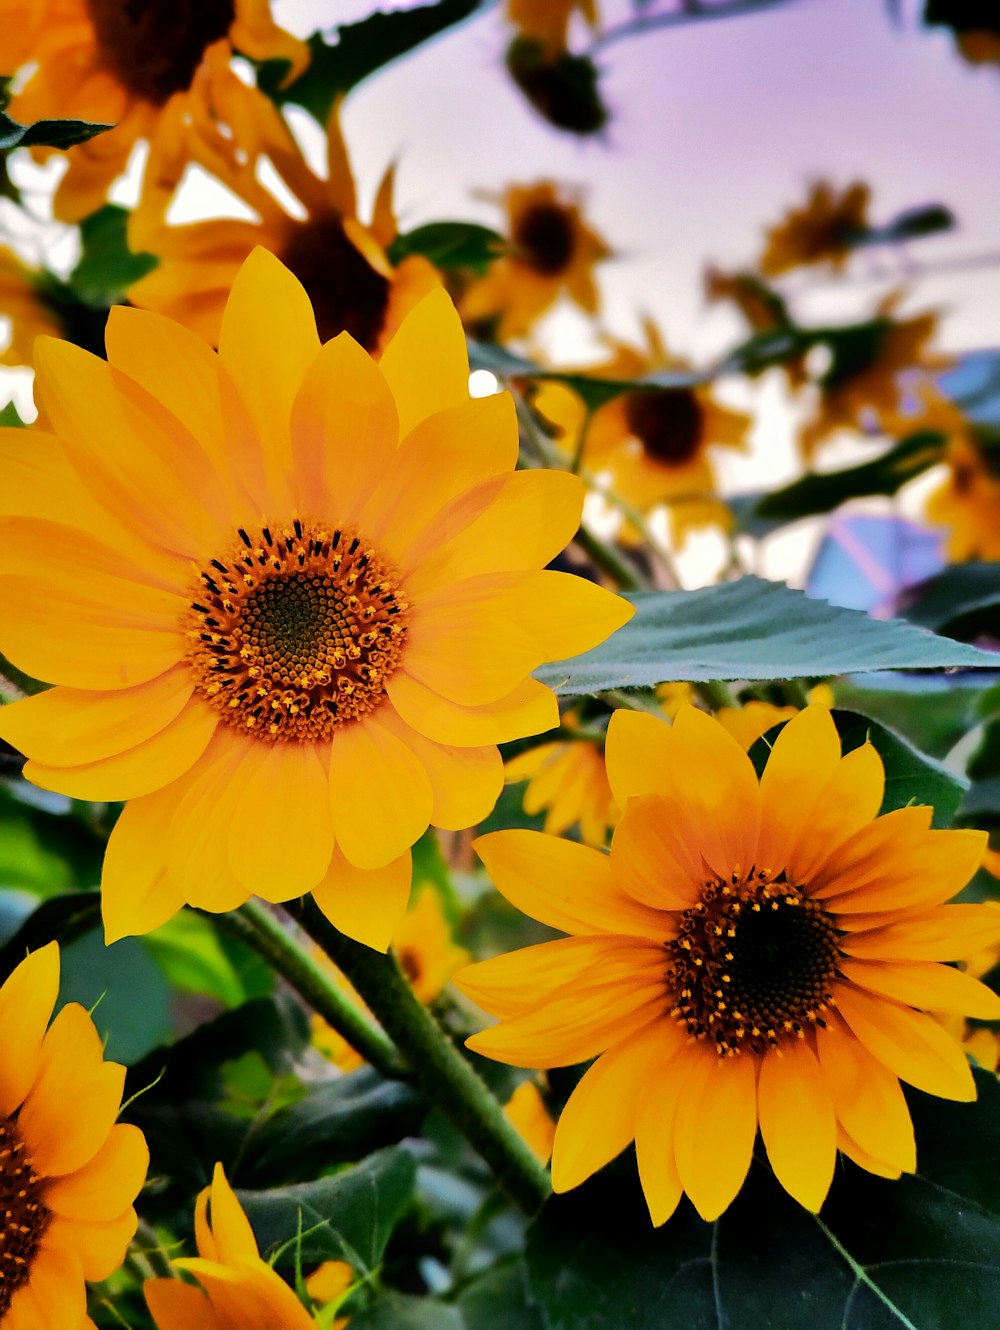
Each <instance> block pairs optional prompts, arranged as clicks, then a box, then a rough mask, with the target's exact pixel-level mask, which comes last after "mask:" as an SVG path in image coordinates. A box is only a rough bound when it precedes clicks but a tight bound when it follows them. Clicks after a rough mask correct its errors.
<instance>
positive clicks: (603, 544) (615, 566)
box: [573, 526, 646, 591]
mask: <svg viewBox="0 0 1000 1330" xmlns="http://www.w3.org/2000/svg"><path fill="white" fill-rule="evenodd" d="M573 540H574V543H575V544H577V545H579V546H580V548H581V549H582V550H583V552H584V554H586V555H587V557H588V558H589V559H590V560H591V562H592V563H593V564H594V565H595V566H596V567H597V568H600V570H601V572H602V573H606V574H607V576H608V577H610V578H611V580H612V581H613V582H615V583H616V584H617V587H618V590H619V591H641V590H642V589H643V587H644V586H645V585H646V584H645V582H644V581H643V579H642V577H641V576H640V574H639V570H638V569H637V568H636V567H635V565H634V564H633V563H632V562H631V561H630V560H629V559H627V558H626V557H625V556H624V555H622V554H619V552H618V551H617V550H616V549H615V548H614V547H613V546H612V545H609V544H608V542H607V541H604V540H600V539H599V538H598V537H597V536H595V535H594V534H593V533H592V532H590V531H588V530H587V528H586V527H585V526H582V527H580V529H579V531H578V532H577V533H576V535H575V536H574V537H573Z"/></svg>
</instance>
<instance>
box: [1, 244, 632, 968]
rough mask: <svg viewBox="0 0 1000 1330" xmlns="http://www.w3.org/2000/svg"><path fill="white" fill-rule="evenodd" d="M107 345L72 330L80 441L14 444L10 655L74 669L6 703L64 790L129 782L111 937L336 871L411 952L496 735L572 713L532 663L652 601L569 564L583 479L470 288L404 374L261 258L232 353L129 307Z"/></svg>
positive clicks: (407, 334)
mask: <svg viewBox="0 0 1000 1330" xmlns="http://www.w3.org/2000/svg"><path fill="white" fill-rule="evenodd" d="M107 344H108V362H105V361H102V360H99V359H98V358H97V357H96V356H92V355H89V354H88V353H87V352H85V351H82V350H80V349H79V348H78V347H74V346H72V345H71V344H69V343H66V342H58V341H54V340H49V339H47V338H46V339H41V340H40V341H39V342H38V344H37V347H36V355H35V360H36V370H37V376H36V392H37V393H38V395H39V399H40V402H41V404H42V407H43V409H44V410H45V412H46V415H47V417H48V419H50V420H51V421H52V422H53V429H54V431H55V432H56V434H57V435H58V437H53V436H49V435H43V434H41V433H39V432H37V431H24V430H7V431H4V432H3V433H2V434H0V445H2V448H3V450H4V456H3V465H4V477H5V485H4V499H3V502H4V504H5V507H6V511H7V512H8V513H10V514H12V515H11V516H7V517H4V518H3V520H2V528H3V532H2V536H0V559H2V566H3V576H2V577H0V607H2V608H0V651H2V652H3V653H4V654H5V655H6V656H7V657H8V659H10V660H11V661H12V662H13V663H14V664H15V665H16V666H17V667H18V668H19V669H22V670H24V671H25V672H26V673H28V674H31V675H33V676H34V677H36V678H41V679H46V680H49V681H51V682H53V683H55V684H57V685H59V687H56V688H54V689H52V690H51V691H49V692H43V693H39V694H38V695H37V696H34V697H30V698H26V699H24V700H22V701H19V702H16V703H14V704H13V705H10V706H7V707H5V708H3V709H0V734H2V735H3V737H4V738H6V739H7V741H8V742H10V743H12V744H14V745H15V746H16V747H17V748H18V749H19V750H20V751H21V752H23V753H25V754H26V755H27V757H28V758H29V759H30V760H29V761H28V763H27V766H26V767H25V775H26V777H27V779H28V780H31V781H33V782H34V783H35V784H38V785H41V786H43V787H44V788H46V789H52V790H57V791H59V792H61V793H64V794H68V795H71V796H73V797H77V798H83V799H101V800H105V799H107V800H128V801H129V802H128V805H127V807H126V808H125V810H124V812H123V813H122V815H121V817H120V819H119V821H118V822H117V824H116V825H115V828H114V831H113V832H112V835H111V839H110V842H109V845H108V850H107V855H106V858H105V863H104V874H103V884H102V885H103V908H104V920H105V930H106V936H107V937H108V939H109V940H111V939H114V938H118V937H121V936H123V935H125V934H127V933H135V932H148V931H149V930H150V929H152V928H156V927H158V926H159V925H160V924H161V923H163V922H165V921H166V920H167V919H169V918H171V917H172V916H173V914H174V913H175V912H176V911H177V910H178V909H179V908H180V907H181V905H182V904H183V903H184V902H185V901H187V902H188V903H192V904H197V905H199V906H201V907H202V908H204V909H208V910H229V909H232V908H234V907H235V906H237V905H239V904H240V903H241V902H243V901H245V900H246V899H247V898H248V897H249V896H251V895H253V894H254V893H257V894H259V895H262V896H264V897H265V898H267V899H269V900H288V899H291V898H293V897H297V896H301V895H302V894H304V893H306V892H309V891H313V892H315V895H316V900H317V903H318V904H319V905H320V906H321V907H322V908H323V909H324V910H325V911H326V912H327V914H328V916H329V918H330V919H331V921H332V922H333V923H334V924H335V926H336V927H338V928H339V929H340V930H341V931H342V932H344V933H346V934H348V935H349V936H351V937H353V938H356V939H358V940H360V941H362V942H365V943H367V944H369V945H371V946H376V947H379V948H380V949H382V950H384V949H385V948H386V946H387V945H388V943H389V939H390V938H391V936H392V932H393V929H394V928H395V926H396V924H397V922H398V920H399V917H400V916H401V915H402V913H403V910H404V909H405V906H406V900H407V896H408V894H409V887H410V846H411V845H412V844H413V842H414V841H415V840H416V839H417V838H418V837H419V836H420V835H422V834H423V832H424V830H425V829H426V827H427V825H428V823H430V822H433V823H434V824H435V825H436V826H440V827H444V828H446V829H459V828H463V827H467V826H471V825H474V824H475V823H476V822H477V821H479V820H481V819H482V818H483V817H484V816H485V815H486V814H487V813H488V812H489V811H490V810H491V809H492V807H493V805H494V803H495V801H496V798H497V796H498V794H499V792H500V789H501V788H502V784H503V764H502V762H501V759H500V754H499V752H498V751H497V749H496V747H495V745H496V744H497V743H498V742H501V741H505V740H508V739H513V738H515V737H522V736H524V735H526V734H534V733H539V732H540V731H543V730H546V729H549V728H551V727H552V726H553V725H554V724H556V723H557V719H558V710H557V706H556V701H555V697H554V695H553V694H552V692H551V691H550V690H549V689H547V688H545V687H544V686H543V685H541V684H539V683H536V682H535V681H534V680H533V679H532V678H531V677H530V675H531V672H532V670H534V669H536V668H537V667H538V666H539V665H540V664H541V663H542V662H543V661H546V660H558V659H560V658H562V657H564V656H572V655H575V654H577V653H578V652H580V651H582V650H585V649H587V648H589V647H590V646H591V645H593V644H594V643H595V642H598V641H600V640H602V639H603V638H604V637H606V636H607V635H608V634H609V633H610V632H612V631H613V630H614V629H615V628H617V627H619V626H620V625H621V624H622V623H624V622H625V621H626V620H627V619H628V618H630V617H631V613H632V610H631V607H630V606H629V605H628V604H627V603H626V602H625V601H624V600H622V599H620V598H619V597H616V596H614V595H612V594H611V593H610V592H608V591H605V590H603V589H602V588H599V587H597V586H594V585H593V584H592V583H590V582H587V581H585V580H584V579H583V578H578V577H573V576H570V575H568V574H563V573H556V572H549V571H539V570H542V569H544V565H545V564H546V563H548V562H549V561H550V560H551V559H552V558H553V557H554V556H555V554H556V553H557V552H558V551H559V550H561V549H562V547H563V546H564V545H565V544H566V543H567V541H569V540H570V539H571V538H572V537H573V535H574V534H575V532H576V529H577V524H578V522H579V517H580V509H581V506H582V500H583V492H582V485H581V483H580V482H579V480H577V479H576V478H574V477H572V476H566V475H563V474H557V473H556V472H541V471H537V472H518V473H516V474H515V473H514V465H515V462H516V460H517V447H518V439H517V424H516V419H515V414H514V407H513V403H512V402H511V400H510V398H509V397H508V396H507V395H506V394H499V395H496V396H493V397H487V398H482V399H479V400H470V399H469V395H468V376H469V369H468V359H467V355H466V347H465V339H464V336H463V334H462V327H461V324H460V322H459V319H458V315H457V314H456V313H455V310H454V307H453V306H452V304H451V302H450V301H449V299H448V297H447V296H446V295H445V293H444V292H443V291H442V290H439V291H436V292H434V293H432V294H431V295H430V296H428V297H426V298H425V300H424V301H423V302H422V303H421V304H420V305H418V306H417V308H416V309H415V310H414V311H413V312H412V313H411V314H410V316H409V317H408V318H407V319H406V320H405V322H404V323H403V325H402V327H401V328H400V330H399V332H398V333H397V334H396V336H395V338H394V339H393V340H392V342H391V343H390V344H389V346H388V347H387V349H386V352H385V355H384V356H383V358H382V361H381V364H380V365H376V364H375V362H374V361H373V360H371V358H370V357H369V356H368V355H367V354H366V353H365V352H364V351H363V350H362V349H361V347H359V346H358V345H357V343H356V342H354V341H353V340H352V339H351V338H350V336H348V335H347V334H346V333H345V334H341V336H340V337H338V338H335V339H334V340H333V341H332V342H328V343H327V344H326V345H325V346H324V347H323V348H322V349H320V342H319V339H318V337H317V335H316V326H315V322H314V319H313V314H312V310H311V308H310V305H309V300H308V297H307V296H306V294H305V292H304V291H303V289H302V287H301V285H300V284H299V283H298V282H297V281H296V279H295V278H294V277H293V276H292V274H291V273H289V272H288V270H287V269H286V268H284V267H283V266H282V265H281V263H279V261H278V260H277V259H276V258H274V256H273V255H271V254H269V253H268V252H267V251H266V250H262V249H258V250H255V251H254V253H253V254H252V255H251V256H250V258H249V259H248V260H247V262H246V263H245V264H244V266H243V268H242V269H241V271H240V273H239V275H238V276H237V279H236V282H235V284H234V286H233V292H232V295H231V297H230V300H229V303H228V304H227V306H226V313H225V316H224V318H223V325H222V336H221V342H220V351H219V352H218V354H216V353H215V352H213V351H212V350H210V349H209V347H208V346H206V345H205V343H204V342H203V341H202V340H201V339H200V338H199V337H197V336H196V335H195V334H194V333H191V332H188V331H187V330H186V329H183V328H181V327H180V326H179V325H178V324H175V323H172V322H171V321H170V320H168V319H165V318H163V317H162V316H160V315H156V314H149V313H146V312H145V311H142V310H136V309H128V308H125V307H122V306H116V307H115V308H114V309H113V310H112V311H111V315H110V317H109V320H108V332H107ZM511 532H516V537H515V538H512V537H511Z"/></svg>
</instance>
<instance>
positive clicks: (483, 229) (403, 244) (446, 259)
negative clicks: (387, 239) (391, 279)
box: [388, 222, 504, 274]
mask: <svg viewBox="0 0 1000 1330" xmlns="http://www.w3.org/2000/svg"><path fill="white" fill-rule="evenodd" d="M503 244H504V240H503V237H502V236H501V235H499V234H498V233H497V232H496V231H492V230H490V228H489V227H488V226H480V225H479V224H478V223H477V222H427V223H426V224H425V225H424V226H418V227H416V228H415V229H414V230H413V231H407V232H406V233H405V234H404V235H398V236H397V237H396V239H395V240H394V241H393V242H392V244H391V245H390V246H389V250H388V254H389V260H390V262H391V263H394V264H398V263H402V261H403V259H406V258H409V256H410V255H411V254H422V255H423V257H424V258H425V259H428V260H429V261H430V262H431V263H433V264H434V266H435V267H436V268H465V269H467V270H468V271H470V272H473V273H476V274H482V273H484V272H485V271H486V269H487V268H488V267H489V266H490V264H491V263H492V262H493V260H494V259H495V258H496V257H497V255H498V254H499V253H500V251H501V249H502V248H503Z"/></svg>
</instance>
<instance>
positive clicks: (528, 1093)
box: [503, 1081, 556, 1164]
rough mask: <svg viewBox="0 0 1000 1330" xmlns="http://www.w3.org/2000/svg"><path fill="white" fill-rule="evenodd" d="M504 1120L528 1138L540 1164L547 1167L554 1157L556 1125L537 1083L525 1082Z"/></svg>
mask: <svg viewBox="0 0 1000 1330" xmlns="http://www.w3.org/2000/svg"><path fill="white" fill-rule="evenodd" d="M503 1113H504V1117H505V1118H506V1119H507V1121H508V1122H509V1123H510V1125H511V1126H512V1127H513V1128H514V1129H515V1130H516V1131H517V1132H518V1133H519V1134H520V1135H521V1136H522V1137H523V1138H524V1140H525V1141H526V1142H527V1145H528V1148H529V1149H530V1151H531V1153H532V1154H533V1155H534V1156H535V1158H536V1159H537V1160H539V1162H540V1163H543V1164H547V1163H548V1162H549V1159H550V1158H551V1156H552V1142H553V1140H554V1138H555V1134H556V1124H555V1123H554V1122H553V1121H552V1115H551V1114H550V1113H549V1110H548V1109H547V1108H546V1107H545V1100H544V1099H543V1098H542V1095H541V1092H540V1090H539V1089H538V1086H537V1085H536V1084H535V1082H534V1081H522V1082H521V1084H520V1085H519V1086H518V1087H517V1089H516V1090H515V1091H514V1093H513V1094H512V1095H511V1097H510V1098H509V1099H508V1100H507V1103H506V1104H505V1105H504V1110H503Z"/></svg>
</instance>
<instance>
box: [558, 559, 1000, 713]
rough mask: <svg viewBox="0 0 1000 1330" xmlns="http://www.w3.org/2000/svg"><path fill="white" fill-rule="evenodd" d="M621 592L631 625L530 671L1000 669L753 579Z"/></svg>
mask: <svg viewBox="0 0 1000 1330" xmlns="http://www.w3.org/2000/svg"><path fill="white" fill-rule="evenodd" d="M626 599H627V600H630V601H632V602H633V604H634V605H635V607H636V613H635V617H634V618H633V619H632V620H631V622H629V623H627V624H626V625H625V627H624V628H620V629H619V630H618V632H617V633H615V634H613V636H612V637H610V638H609V639H608V641H607V642H604V643H602V644H601V645H600V646H599V647H595V648H594V649H593V650H592V651H588V652H585V653H584V654H583V655H582V656H576V657H575V658H574V659H573V660H569V661H557V662H555V663H554V664H550V665H543V666H542V667H541V669H539V670H536V671H535V677H536V678H537V679H540V680H541V682H542V683H545V684H548V685H549V687H551V688H554V689H555V691H556V692H557V693H560V694H563V695H567V694H581V693H596V692H601V691H603V690H605V689H609V688H640V687H651V686H652V685H654V684H657V683H663V682H664V681H666V680H671V681H674V680H676V681H682V680H687V681H689V682H704V681H706V680H710V679H797V678H808V677H813V678H826V677H828V676H830V675H834V674H862V673H867V672H870V671H873V670H889V669H894V670H903V669H906V670H910V669H948V668H954V667H963V666H964V667H965V668H968V669H996V668H997V667H998V666H1000V656H996V655H993V654H991V653H989V652H986V651H979V650H977V649H976V648H975V647H970V646H966V645H965V644H964V643H960V642H952V641H950V640H949V639H947V638H941V637H935V636H934V634H933V633H928V632H925V631H924V630H922V629H919V628H915V627H914V626H913V625H912V624H908V623H903V622H901V621H900V620H897V619H887V620H881V621H879V620H875V619H869V618H868V617H867V615H865V614H861V613H860V612H859V611H857V610H845V609H840V608H839V607H838V606H836V605H830V604H828V603H827V602H826V601H823V600H812V599H810V598H809V597H808V596H806V595H804V594H803V592H801V591H794V590H792V588H791V587H787V586H784V585H782V584H781V583H778V582H766V581H763V580H762V579H761V578H758V577H742V578H740V579H739V581H736V582H724V583H722V584H721V585H719V586H712V587H705V588H703V589H702V590H699V591H637V592H633V593H632V594H630V595H628V596H626Z"/></svg>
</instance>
